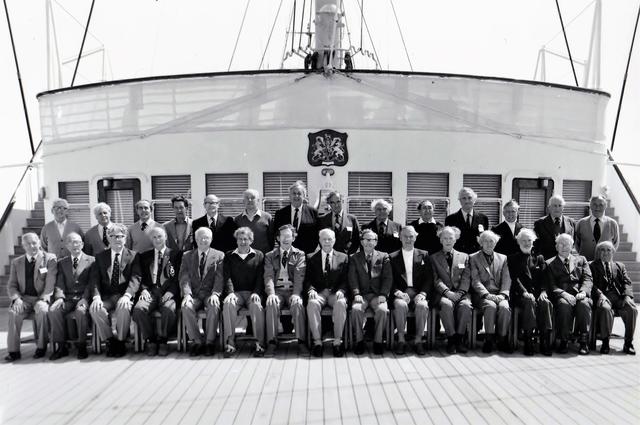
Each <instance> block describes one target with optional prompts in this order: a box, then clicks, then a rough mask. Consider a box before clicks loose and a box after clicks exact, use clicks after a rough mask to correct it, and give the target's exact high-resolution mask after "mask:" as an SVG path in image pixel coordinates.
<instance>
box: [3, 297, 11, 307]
mask: <svg viewBox="0 0 640 425" xmlns="http://www.w3.org/2000/svg"><path fill="white" fill-rule="evenodd" d="M9 304H11V298H9V296H8V295H0V308H7V307H9Z"/></svg>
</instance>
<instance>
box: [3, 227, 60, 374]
mask: <svg viewBox="0 0 640 425" xmlns="http://www.w3.org/2000/svg"><path fill="white" fill-rule="evenodd" d="M22 247H23V248H24V250H25V252H26V253H25V254H24V255H21V256H19V257H17V258H15V259H13V260H12V261H11V271H10V274H9V283H8V284H7V293H8V294H9V298H11V304H10V305H9V326H8V327H9V329H8V333H7V351H8V354H7V356H6V357H5V358H4V359H5V361H8V362H13V361H15V360H18V359H20V357H21V355H20V331H21V330H22V322H23V320H24V318H25V317H27V315H29V314H30V313H35V317H36V319H35V329H34V336H35V339H36V347H37V348H36V352H35V354H34V356H33V358H35V359H39V358H42V357H44V355H45V354H46V352H47V340H48V337H49V329H48V328H49V326H48V323H47V312H48V311H49V301H50V299H51V295H52V294H53V288H54V285H55V283H56V274H57V271H58V268H57V265H56V256H55V255H54V254H50V253H47V252H42V250H41V248H40V239H39V238H38V235H36V234H35V233H25V234H24V235H22Z"/></svg>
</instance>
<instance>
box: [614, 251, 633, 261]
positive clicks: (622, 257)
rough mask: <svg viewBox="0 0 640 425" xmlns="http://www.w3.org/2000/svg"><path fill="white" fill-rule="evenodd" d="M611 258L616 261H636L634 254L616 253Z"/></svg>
mask: <svg viewBox="0 0 640 425" xmlns="http://www.w3.org/2000/svg"><path fill="white" fill-rule="evenodd" d="M613 258H614V259H615V260H616V261H636V253H635V252H619V251H618V252H616V253H615V255H614V256H613Z"/></svg>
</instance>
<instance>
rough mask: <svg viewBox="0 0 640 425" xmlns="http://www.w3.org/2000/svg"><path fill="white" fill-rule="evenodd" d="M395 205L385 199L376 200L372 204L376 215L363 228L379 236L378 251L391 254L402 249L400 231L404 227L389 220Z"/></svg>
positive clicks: (372, 209)
mask: <svg viewBox="0 0 640 425" xmlns="http://www.w3.org/2000/svg"><path fill="white" fill-rule="evenodd" d="M392 209H393V205H391V203H389V202H387V201H386V200H384V199H374V200H373V201H372V202H371V211H373V213H374V214H375V215H376V218H374V219H373V220H372V221H371V222H369V223H367V224H366V225H364V226H362V229H363V230H364V229H371V230H373V231H374V232H376V233H377V235H378V245H376V248H377V249H378V251H381V252H386V253H387V254H390V253H392V252H395V251H397V250H399V249H400V248H401V247H402V242H400V231H401V230H402V226H401V225H400V224H399V223H396V222H395V221H392V220H391V219H390V218H389V214H390V213H391V210H392Z"/></svg>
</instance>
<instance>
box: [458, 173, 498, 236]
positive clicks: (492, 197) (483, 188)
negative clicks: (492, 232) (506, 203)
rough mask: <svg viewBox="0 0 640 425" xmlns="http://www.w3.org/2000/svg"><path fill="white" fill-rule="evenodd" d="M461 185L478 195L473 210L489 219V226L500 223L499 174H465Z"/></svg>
mask: <svg viewBox="0 0 640 425" xmlns="http://www.w3.org/2000/svg"><path fill="white" fill-rule="evenodd" d="M462 185H463V186H464V187H470V188H471V189H473V190H474V191H475V192H476V194H477V195H478V201H477V202H476V205H475V207H474V209H475V210H477V211H479V212H481V213H483V214H485V215H486V216H487V217H488V218H489V225H492V226H495V225H496V224H498V223H500V217H501V216H500V209H501V208H502V200H501V198H502V176H501V175H500V174H465V175H464V176H463V177H462Z"/></svg>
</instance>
